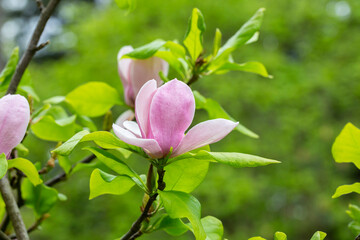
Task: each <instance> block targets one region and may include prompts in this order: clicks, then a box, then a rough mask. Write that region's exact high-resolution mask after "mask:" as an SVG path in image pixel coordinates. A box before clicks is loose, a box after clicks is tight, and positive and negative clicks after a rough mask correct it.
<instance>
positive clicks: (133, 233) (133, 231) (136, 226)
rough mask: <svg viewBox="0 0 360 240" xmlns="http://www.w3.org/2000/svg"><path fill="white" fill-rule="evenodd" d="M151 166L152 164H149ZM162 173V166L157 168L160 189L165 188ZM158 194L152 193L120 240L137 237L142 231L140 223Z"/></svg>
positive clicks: (147, 214) (131, 239) (132, 239)
mask: <svg viewBox="0 0 360 240" xmlns="http://www.w3.org/2000/svg"><path fill="white" fill-rule="evenodd" d="M150 166H152V165H150ZM164 174H165V171H164V170H163V169H162V168H158V175H159V178H158V190H160V191H162V190H164V189H165V186H166V185H165V182H164V181H163V180H164ZM157 196H158V194H157V193H155V194H154V195H152V196H151V197H150V198H149V200H148V202H147V203H146V206H145V208H144V210H143V212H142V213H141V215H140V217H139V218H138V219H137V220H136V221H135V222H134V223H133V224H132V226H131V228H130V230H129V231H128V232H127V233H126V234H125V235H124V236H122V237H121V240H134V239H136V238H137V237H140V236H141V235H142V234H143V232H142V231H141V223H142V222H143V221H144V220H145V219H146V218H147V217H149V216H150V214H149V210H150V208H151V206H152V204H153V203H154V202H155V200H156V198H157Z"/></svg>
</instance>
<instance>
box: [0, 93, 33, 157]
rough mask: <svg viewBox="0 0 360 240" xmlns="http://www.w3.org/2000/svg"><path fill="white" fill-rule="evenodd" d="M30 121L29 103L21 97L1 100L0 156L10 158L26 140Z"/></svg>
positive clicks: (10, 96)
mask: <svg viewBox="0 0 360 240" xmlns="http://www.w3.org/2000/svg"><path fill="white" fill-rule="evenodd" d="M29 121H30V107H29V103H28V101H27V100H26V98H24V97H23V96H21V95H6V96H4V97H2V98H1V99H0V154H1V153H5V155H6V156H9V154H10V153H11V150H12V149H13V148H14V147H16V146H17V145H18V144H19V143H20V142H21V140H22V139H23V138H24V136H25V133H26V129H27V126H28V124H29Z"/></svg>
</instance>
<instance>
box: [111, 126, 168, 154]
mask: <svg viewBox="0 0 360 240" xmlns="http://www.w3.org/2000/svg"><path fill="white" fill-rule="evenodd" d="M113 130H114V133H115V135H116V136H117V137H118V138H120V139H121V140H122V141H124V142H126V143H128V144H131V145H134V146H138V147H141V148H143V149H144V151H145V152H146V153H147V154H148V155H149V156H150V157H152V158H161V157H163V153H162V151H161V148H160V146H159V144H158V143H157V142H156V140H154V139H142V138H137V137H136V136H135V135H134V134H132V133H131V132H129V131H128V130H125V129H123V128H122V127H119V126H118V125H116V124H113Z"/></svg>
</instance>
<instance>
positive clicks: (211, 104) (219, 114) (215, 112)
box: [193, 91, 259, 138]
mask: <svg viewBox="0 0 360 240" xmlns="http://www.w3.org/2000/svg"><path fill="white" fill-rule="evenodd" d="M193 93H194V97H195V103H196V109H204V110H206V111H207V112H208V114H209V118H210V119H216V118H224V119H228V120H232V121H236V120H234V118H232V117H231V116H230V115H229V114H228V113H227V112H226V111H225V110H224V109H223V108H222V107H221V106H220V104H219V103H218V102H216V101H215V100H213V99H210V98H205V97H204V96H202V95H201V94H200V93H199V92H198V91H193ZM235 129H236V130H237V131H239V132H240V133H242V134H245V135H247V136H249V137H252V138H258V137H259V136H258V135H257V134H256V133H254V132H252V131H251V130H249V129H247V128H246V127H245V126H243V125H241V124H240V123H239V125H238V126H236V128H235Z"/></svg>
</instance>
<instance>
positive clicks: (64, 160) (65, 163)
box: [57, 155, 72, 174]
mask: <svg viewBox="0 0 360 240" xmlns="http://www.w3.org/2000/svg"><path fill="white" fill-rule="evenodd" d="M57 159H58V161H59V165H60V167H61V168H62V169H63V170H64V172H65V173H66V174H69V172H70V170H71V167H72V164H71V162H70V159H69V157H68V156H62V155H57Z"/></svg>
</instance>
